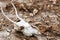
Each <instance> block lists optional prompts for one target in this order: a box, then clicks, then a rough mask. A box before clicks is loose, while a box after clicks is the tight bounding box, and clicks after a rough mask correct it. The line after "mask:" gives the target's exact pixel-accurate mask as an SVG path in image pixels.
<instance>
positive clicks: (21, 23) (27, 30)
mask: <svg viewBox="0 0 60 40" xmlns="http://www.w3.org/2000/svg"><path fill="white" fill-rule="evenodd" d="M11 4H12V5H13V7H14V9H15V14H16V16H17V18H19V19H20V20H21V21H19V22H14V21H13V20H11V19H9V18H8V17H7V16H6V15H5V13H4V12H3V9H2V7H1V12H2V14H3V15H4V16H5V17H6V18H7V19H8V20H9V21H11V22H12V23H14V24H15V25H17V26H18V27H20V26H23V27H24V29H23V30H21V31H22V32H23V34H24V35H26V36H32V35H34V34H36V35H39V34H40V32H39V31H38V30H37V29H35V28H32V27H31V25H30V24H29V23H27V22H25V21H24V20H23V19H22V18H20V17H19V16H18V14H17V9H16V7H15V6H14V4H13V3H12V2H11Z"/></svg>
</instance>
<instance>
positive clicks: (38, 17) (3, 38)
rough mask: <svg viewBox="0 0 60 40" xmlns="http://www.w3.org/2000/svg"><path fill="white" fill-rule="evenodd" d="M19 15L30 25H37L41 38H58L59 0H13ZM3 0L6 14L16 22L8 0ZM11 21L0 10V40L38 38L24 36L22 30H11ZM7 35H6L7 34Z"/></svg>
mask: <svg viewBox="0 0 60 40" xmlns="http://www.w3.org/2000/svg"><path fill="white" fill-rule="evenodd" d="M13 1H14V2H13V3H14V5H15V6H16V8H17V11H18V14H19V16H20V17H21V18H22V19H24V20H25V21H26V22H28V23H30V24H31V25H32V26H36V27H38V29H39V31H40V32H41V38H42V40H60V0H13ZM0 2H3V4H4V5H3V9H4V12H5V13H6V15H7V16H8V17H9V18H10V19H12V20H14V21H16V22H18V21H20V20H19V19H17V17H16V15H15V11H14V8H13V7H12V5H11V3H10V0H0ZM13 29H14V25H13V23H11V22H10V21H9V20H7V19H6V18H5V17H4V16H3V14H2V13H1V10H0V40H38V39H37V38H36V37H35V36H34V35H32V36H30V37H29V36H25V35H24V34H23V33H22V32H20V31H19V30H18V31H11V30H13ZM7 35H8V36H7Z"/></svg>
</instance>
